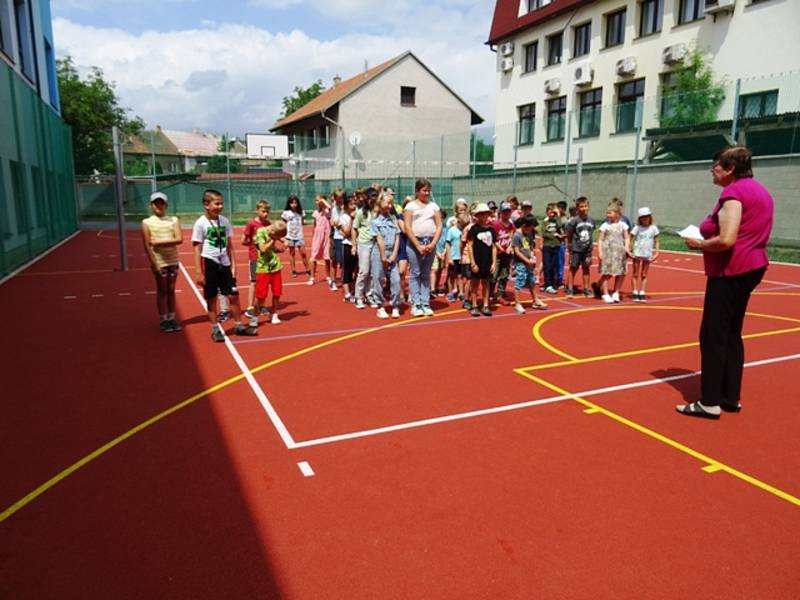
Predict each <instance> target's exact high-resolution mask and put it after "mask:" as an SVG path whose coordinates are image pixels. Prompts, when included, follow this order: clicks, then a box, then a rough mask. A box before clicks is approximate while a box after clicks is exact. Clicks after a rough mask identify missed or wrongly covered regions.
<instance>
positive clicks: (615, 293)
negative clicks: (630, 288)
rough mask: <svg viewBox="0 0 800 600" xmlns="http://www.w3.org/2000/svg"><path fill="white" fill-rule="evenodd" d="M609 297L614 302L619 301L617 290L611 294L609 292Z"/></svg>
mask: <svg viewBox="0 0 800 600" xmlns="http://www.w3.org/2000/svg"><path fill="white" fill-rule="evenodd" d="M611 299H612V300H613V301H614V302H619V292H614V293H613V294H611Z"/></svg>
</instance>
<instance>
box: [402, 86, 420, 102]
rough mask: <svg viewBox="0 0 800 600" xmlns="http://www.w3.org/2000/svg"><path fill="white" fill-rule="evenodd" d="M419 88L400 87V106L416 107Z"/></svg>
mask: <svg viewBox="0 0 800 600" xmlns="http://www.w3.org/2000/svg"><path fill="white" fill-rule="evenodd" d="M416 100H417V88H415V87H408V86H405V85H403V86H400V106H416Z"/></svg>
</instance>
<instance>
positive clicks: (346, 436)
mask: <svg viewBox="0 0 800 600" xmlns="http://www.w3.org/2000/svg"><path fill="white" fill-rule="evenodd" d="M799 358H800V354H789V355H787V356H779V357H776V358H768V359H765V360H757V361H753V362H749V363H745V365H744V366H745V368H749V367H759V366H762V365H769V364H772V363H778V362H784V361H789V360H797V359H799ZM698 375H700V371H694V372H692V373H684V374H682V375H672V376H670V377H658V378H655V379H645V380H643V381H637V382H634V383H625V384H622V385H614V386H610V387H604V388H596V389H593V390H586V391H583V392H575V393H574V394H564V395H561V396H551V397H550V398H543V399H541V400H529V401H527V402H517V403H516V404H506V405H504V406H494V407H492V408H484V409H481V410H471V411H468V412H463V413H455V414H452V415H444V416H441V417H433V418H430V419H421V420H419V421H409V422H406V423H398V424H397V425H388V426H386V427H377V428H375V429H364V430H361V431H353V432H351V433H342V434H339V435H331V436H328V437H322V438H316V439H312V440H305V441H302V442H297V443H295V445H294V447H295V448H308V447H309V446H321V445H323V444H332V443H335V442H344V441H347V440H354V439H358V438H363V437H369V436H373V435H380V434H384V433H391V432H394V431H402V430H404V429H415V428H417V427H427V426H428V425H438V424H439V423H448V422H450V421H460V420H463V419H471V418H474V417H483V416H486V415H493V414H497V413H502V412H509V411H512V410H520V409H523V408H530V407H532V406H541V405H543V404H552V403H555V402H563V401H564V400H572V399H573V398H575V397H577V396H580V397H587V396H599V395H601V394H608V393H610V392H618V391H621V390H630V389H634V388H640V387H647V386H650V385H659V384H661V383H668V382H670V381H678V380H681V379H689V378H690V377H697V376H698Z"/></svg>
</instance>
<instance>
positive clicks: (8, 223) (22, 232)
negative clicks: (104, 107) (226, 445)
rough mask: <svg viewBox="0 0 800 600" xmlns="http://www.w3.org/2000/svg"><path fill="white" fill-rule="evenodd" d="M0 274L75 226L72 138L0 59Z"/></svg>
mask: <svg viewBox="0 0 800 600" xmlns="http://www.w3.org/2000/svg"><path fill="white" fill-rule="evenodd" d="M0 107H2V109H0V274H2V275H5V274H7V273H10V272H11V271H13V270H14V269H15V268H16V267H18V266H19V265H22V264H24V263H25V262H27V261H29V260H30V259H31V258H33V257H34V256H36V255H37V254H40V253H41V252H43V251H44V250H46V249H47V248H49V247H51V246H53V245H54V244H56V243H58V242H59V241H61V240H63V239H64V238H66V237H67V236H68V235H69V234H71V233H72V232H74V231H75V230H76V229H77V214H76V208H75V178H74V175H73V168H72V138H71V134H70V130H69V127H67V126H66V125H64V124H63V122H62V121H61V119H60V118H59V117H58V115H57V114H55V113H54V112H53V109H52V108H50V107H49V106H48V105H47V104H45V103H44V102H43V101H42V100H41V99H40V98H39V96H38V95H37V94H36V91H35V90H34V89H33V88H32V87H31V86H30V85H28V84H27V83H26V82H24V81H23V80H22V79H21V78H20V76H19V75H17V74H16V73H14V71H13V70H12V69H11V68H10V67H9V66H8V65H6V63H5V62H3V61H0Z"/></svg>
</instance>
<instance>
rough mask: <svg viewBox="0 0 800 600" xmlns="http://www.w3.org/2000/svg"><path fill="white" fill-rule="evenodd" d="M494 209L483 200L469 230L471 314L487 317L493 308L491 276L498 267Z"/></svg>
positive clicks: (476, 209)
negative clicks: (490, 301)
mask: <svg viewBox="0 0 800 600" xmlns="http://www.w3.org/2000/svg"><path fill="white" fill-rule="evenodd" d="M491 213H492V209H490V208H489V206H487V205H486V204H484V203H483V202H481V203H480V204H478V205H477V206H476V207H475V209H474V210H473V211H472V215H473V216H474V217H475V220H476V223H475V224H473V225H472V227H471V228H470V230H469V234H468V238H467V253H468V254H469V262H470V270H471V273H470V279H471V283H472V286H471V293H472V303H471V309H470V314H471V315H472V316H473V317H478V316H480V315H481V314H483V315H484V316H485V317H491V316H492V309H491V308H490V307H489V278H490V277H491V276H492V272H493V271H494V270H495V269H496V267H497V243H496V242H497V233H496V232H495V230H494V228H493V227H492V226H491V225H490V224H489V218H490V216H491ZM479 286H480V288H481V298H482V299H483V308H481V309H480V310H478V302H477V292H478V287H479Z"/></svg>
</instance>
